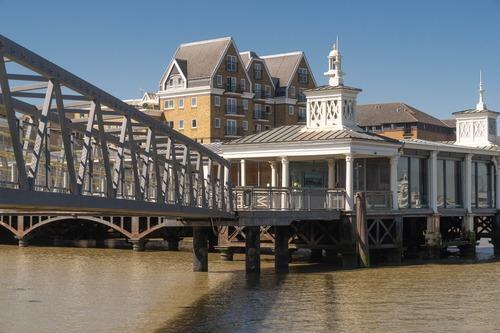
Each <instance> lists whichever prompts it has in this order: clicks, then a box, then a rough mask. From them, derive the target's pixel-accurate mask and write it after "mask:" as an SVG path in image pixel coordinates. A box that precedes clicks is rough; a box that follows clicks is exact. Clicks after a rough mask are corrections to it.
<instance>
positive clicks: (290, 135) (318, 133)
mask: <svg viewBox="0 0 500 333" xmlns="http://www.w3.org/2000/svg"><path fill="white" fill-rule="evenodd" d="M343 139H344V140H345V139H356V140H371V141H378V142H389V143H398V142H399V141H397V140H393V139H390V138H386V137H383V136H380V135H377V134H374V133H366V132H361V131H359V132H358V131H354V130H348V129H343V130H324V129H322V130H316V129H307V128H306V126H305V125H288V126H280V127H276V128H273V129H270V130H267V131H264V132H260V133H256V134H252V135H249V136H245V137H242V138H240V139H236V140H233V141H230V142H227V143H224V144H227V145H235V144H252V143H281V142H283V143H284V142H299V141H304V142H305V141H328V140H343Z"/></svg>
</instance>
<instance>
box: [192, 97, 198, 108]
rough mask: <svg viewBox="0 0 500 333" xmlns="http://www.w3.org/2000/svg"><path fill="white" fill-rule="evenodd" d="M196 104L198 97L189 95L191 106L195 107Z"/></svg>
mask: <svg viewBox="0 0 500 333" xmlns="http://www.w3.org/2000/svg"><path fill="white" fill-rule="evenodd" d="M197 104H198V98H197V97H191V107H196V106H197Z"/></svg>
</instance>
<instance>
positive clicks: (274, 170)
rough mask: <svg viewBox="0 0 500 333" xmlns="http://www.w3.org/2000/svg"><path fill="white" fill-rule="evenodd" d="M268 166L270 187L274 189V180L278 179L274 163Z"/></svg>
mask: <svg viewBox="0 0 500 333" xmlns="http://www.w3.org/2000/svg"><path fill="white" fill-rule="evenodd" d="M269 166H270V167H271V187H276V185H277V184H276V179H277V178H278V177H277V175H276V162H274V161H271V162H269Z"/></svg>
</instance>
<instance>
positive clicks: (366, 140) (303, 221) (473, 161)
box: [219, 45, 500, 264]
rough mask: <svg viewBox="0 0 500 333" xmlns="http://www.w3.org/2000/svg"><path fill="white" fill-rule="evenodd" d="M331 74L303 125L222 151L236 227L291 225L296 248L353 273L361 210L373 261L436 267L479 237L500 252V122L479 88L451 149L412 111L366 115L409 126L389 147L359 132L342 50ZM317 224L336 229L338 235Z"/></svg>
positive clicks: (310, 101)
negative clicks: (387, 116) (321, 253)
mask: <svg viewBox="0 0 500 333" xmlns="http://www.w3.org/2000/svg"><path fill="white" fill-rule="evenodd" d="M325 74H326V75H327V76H328V77H329V84H328V85H325V86H320V87H316V88H314V89H309V90H306V91H305V92H304V93H305V95H306V97H307V122H306V124H305V125H286V126H279V127H276V128H274V129H271V130H269V131H265V132H262V133H256V134H253V135H249V136H246V137H243V138H240V139H237V140H234V141H231V142H228V143H225V144H222V145H221V146H220V147H219V149H221V151H222V156H223V157H224V158H226V159H229V160H230V161H231V162H232V177H233V178H232V181H233V183H234V184H236V185H238V187H236V190H235V193H236V194H235V196H236V198H237V201H236V209H237V210H238V214H239V218H240V223H246V224H247V225H252V223H254V224H258V223H260V224H266V223H268V224H269V225H275V226H288V227H290V228H292V229H293V230H294V235H295V239H294V241H293V242H295V244H296V245H297V246H303V247H308V248H311V249H313V250H315V249H318V250H322V249H327V250H329V251H333V253H335V255H339V256H340V257H341V258H342V260H344V263H347V264H348V263H349V261H350V258H353V256H354V255H353V253H356V252H358V253H359V249H357V248H356V245H355V243H356V241H355V240H354V239H355V238H356V237H354V236H350V235H349V232H359V231H360V229H359V225H358V228H356V227H354V229H350V228H352V226H353V225H356V223H354V221H353V219H355V218H356V215H357V216H358V218H359V214H360V212H359V211H356V208H358V210H359V207H360V206H359V205H360V203H361V202H365V204H366V212H365V213H363V214H366V226H365V227H364V228H365V229H364V230H365V231H366V233H365V235H364V236H365V239H366V244H365V245H367V246H368V248H369V252H370V254H371V255H382V256H394V257H395V258H399V259H401V257H402V256H407V257H410V256H414V255H416V254H417V253H423V252H425V253H426V254H427V255H429V256H439V255H440V253H441V252H442V251H444V250H446V249H448V248H451V247H457V248H459V249H460V250H461V253H463V254H470V253H472V252H474V249H475V244H476V241H478V240H479V239H480V238H483V237H487V238H493V243H494V245H495V247H496V250H499V246H500V243H499V238H498V237H497V236H494V233H495V231H496V230H498V228H497V226H496V223H497V222H496V221H497V219H498V213H497V212H498V209H499V208H500V196H499V195H498V192H499V191H500V177H499V171H500V169H499V162H500V147H499V146H498V145H497V142H496V138H497V128H496V119H497V112H495V111H491V110H490V109H488V108H487V107H486V104H485V103H484V99H483V92H484V91H483V85H482V82H481V84H480V100H479V103H478V104H477V106H476V108H474V109H470V110H466V111H460V112H456V113H454V117H455V120H456V124H457V126H456V127H457V131H456V140H453V141H450V140H449V138H447V135H449V133H448V132H447V131H446V130H445V124H444V123H441V122H440V121H439V120H437V119H435V118H428V117H425V116H424V115H423V114H422V113H421V112H419V111H418V110H416V109H414V108H411V107H410V106H408V105H405V104H396V105H392V104H391V105H383V106H381V108H380V109H379V108H378V107H377V106H365V107H363V108H362V110H363V111H362V114H363V117H365V118H368V117H370V115H369V113H370V112H373V114H374V116H376V115H377V114H378V113H379V111H380V110H382V109H383V108H392V109H394V108H395V109H398V108H399V111H397V110H395V111H394V112H393V113H399V114H400V115H398V117H400V119H403V118H404V119H403V120H404V121H399V120H394V121H391V122H392V123H401V124H404V125H403V127H404V126H406V125H408V126H409V127H408V129H407V128H406V127H404V128H403V129H397V128H392V129H391V131H394V130H399V131H400V132H401V133H400V134H397V135H393V138H390V137H388V136H390V135H388V136H384V135H381V133H378V132H379V131H377V130H375V131H371V130H370V131H367V128H366V126H365V128H362V127H360V126H358V118H359V117H360V114H361V113H360V112H359V111H360V108H359V107H358V105H357V96H358V94H359V93H360V92H361V89H358V88H354V87H350V86H347V85H345V84H344V82H343V72H342V69H341V57H340V52H339V50H338V49H337V47H336V46H335V45H334V47H333V50H332V51H331V52H330V54H329V69H328V71H327V72H326V73H325ZM410 117H413V118H410ZM418 117H420V119H418ZM407 119H408V120H407ZM426 122H427V123H426ZM380 123H382V124H385V121H382V120H381V121H380ZM413 124H416V125H415V126H414V125H413ZM420 124H422V125H433V126H437V127H439V128H440V129H442V130H443V133H442V134H443V137H441V139H447V141H446V142H439V141H430V140H426V139H423V138H422V136H421V132H425V131H426V129H425V128H421V126H420ZM367 126H368V124H367ZM405 132H406V133H407V134H408V135H405V134H404V133H405ZM438 132H439V131H436V132H435V133H438ZM384 134H387V132H384ZM426 135H428V133H426V134H425V135H424V137H425V136H426ZM436 135H437V134H436ZM434 139H439V138H438V137H434ZM357 194H359V197H358V199H357ZM356 200H360V201H358V205H356V204H355V203H356ZM269 212H272V213H273V214H269ZM325 212H331V214H330V215H328V214H326V215H325ZM337 212H340V214H337ZM321 221H323V222H324V221H329V222H333V221H337V222H338V227H337V229H335V230H334V229H330V227H331V225H332V223H327V224H322V223H321ZM308 225H309V227H307V226H308ZM267 230H268V229H263V231H262V233H261V234H266V232H267ZM315 230H316V231H315ZM317 230H322V231H321V232H319V233H318V231H317ZM346 230H347V231H346ZM352 230H354V231H352ZM238 232H239V230H234V231H228V232H227V234H226V235H222V237H221V240H220V241H221V242H222V244H221V246H226V247H227V248H231V246H232V245H231V244H232V242H235V241H236V240H238V237H236V236H235V234H237V233H238ZM358 236H359V235H358ZM240 237H241V234H240ZM274 238H275V236H273V235H270V237H269V239H274ZM240 239H241V238H240ZM391 253H392V254H391ZM394 253H395V254H394Z"/></svg>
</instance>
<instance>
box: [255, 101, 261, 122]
mask: <svg viewBox="0 0 500 333" xmlns="http://www.w3.org/2000/svg"><path fill="white" fill-rule="evenodd" d="M253 119H262V105H260V104H254V106H253Z"/></svg>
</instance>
